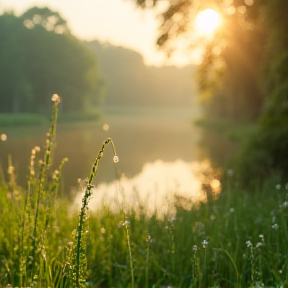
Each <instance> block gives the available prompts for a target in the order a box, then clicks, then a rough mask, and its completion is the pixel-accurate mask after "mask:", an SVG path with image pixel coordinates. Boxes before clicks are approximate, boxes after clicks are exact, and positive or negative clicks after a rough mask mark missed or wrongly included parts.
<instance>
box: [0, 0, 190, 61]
mask: <svg viewBox="0 0 288 288" xmlns="http://www.w3.org/2000/svg"><path fill="white" fill-rule="evenodd" d="M166 5H167V3H166V1H162V5H161V7H159V11H161V9H162V10H163V9H165V6H166ZM34 6H38V7H45V6H47V7H49V8H50V9H51V10H53V11H57V12H59V13H60V15H61V16H62V17H63V18H64V19H65V20H66V21H67V22H68V26H69V28H70V30H71V31H72V33H73V35H75V36H76V37H77V38H79V39H82V40H94V39H97V40H99V41H101V42H109V43H110V44H113V45H117V46H123V47H126V48H130V49H132V50H135V51H137V52H139V53H141V54H142V56H143V58H144V62H145V63H146V64H147V65H154V66H162V65H169V64H172V65H177V66H184V65H188V64H190V63H191V60H188V58H189V57H188V58H187V57H186V56H187V55H185V57H184V56H183V55H180V53H179V54H178V55H177V54H176V55H175V56H174V58H173V59H170V60H167V58H166V56H165V54H164V53H163V52H162V51H159V49H158V48H157V47H156V44H155V43H156V39H157V29H158V27H159V24H160V19H159V17H157V14H158V13H159V11H158V12H156V11H155V10H153V11H152V10H148V11H147V10H145V11H144V10H141V9H140V8H137V7H136V5H135V1H134V2H133V0H81V1H79V0H0V10H1V12H3V11H11V10H13V11H14V12H15V14H16V15H20V14H21V13H23V12H25V11H26V10H27V9H29V8H31V7H34ZM166 7H167V6H166Z"/></svg>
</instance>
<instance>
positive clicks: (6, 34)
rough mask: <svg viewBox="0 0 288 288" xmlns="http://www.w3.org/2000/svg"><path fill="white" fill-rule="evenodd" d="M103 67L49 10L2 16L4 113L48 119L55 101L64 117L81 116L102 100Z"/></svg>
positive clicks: (0, 72)
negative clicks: (69, 114)
mask: <svg viewBox="0 0 288 288" xmlns="http://www.w3.org/2000/svg"><path fill="white" fill-rule="evenodd" d="M98 78H99V76H98V74H97V61H96V57H95V55H94V53H92V52H91V51H90V50H89V49H87V47H85V45H84V44H83V43H81V42H80V41H79V40H78V39H76V38H75V37H74V36H73V35H72V34H71V32H70V30H69V28H68V26H67V23H66V21H65V20H64V19H63V18H62V17H61V16H60V15H59V13H57V12H53V11H51V10H50V9H48V8H37V7H34V8H31V9H29V10H28V11H26V12H25V13H23V14H22V15H21V16H19V17H17V16H15V15H14V13H4V14H3V15H1V16H0V101H1V105H0V112H1V113H23V112H29V113H46V112H48V111H50V101H51V95H52V94H54V93H58V94H59V95H60V96H61V97H62V98H63V100H64V101H62V102H63V103H62V104H61V106H62V107H61V109H62V110H63V112H64V113H65V112H71V111H79V110H83V109H85V107H86V106H87V105H88V104H89V103H90V102H91V101H92V99H93V100H94V101H96V100H95V99H97V98H98V97H99V95H98V94H99V93H98V87H97V79H98Z"/></svg>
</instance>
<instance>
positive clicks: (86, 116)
mask: <svg viewBox="0 0 288 288" xmlns="http://www.w3.org/2000/svg"><path fill="white" fill-rule="evenodd" d="M100 117H101V113H100V112H99V111H97V110H93V111H89V112H70V113H65V114H64V113H63V114H62V113H61V114H60V115H59V120H58V122H59V123H66V122H69V123H70V122H85V121H97V120H99V118H100ZM48 123H49V117H47V115H43V114H35V113H20V114H8V113H2V114H0V128H5V127H22V126H39V125H47V124H48Z"/></svg>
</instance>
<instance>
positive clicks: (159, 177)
mask: <svg viewBox="0 0 288 288" xmlns="http://www.w3.org/2000/svg"><path fill="white" fill-rule="evenodd" d="M210 169H211V167H210V164H209V162H207V161H205V162H202V163H200V162H196V161H195V162H185V161H183V160H176V161H173V162H164V161H162V160H156V161H154V162H150V163H146V164H145V165H144V166H143V168H142V171H141V172H140V173H139V174H137V175H136V176H134V177H132V178H128V177H126V176H124V175H123V176H122V177H121V179H120V180H114V181H113V182H111V183H108V184H107V183H105V182H101V183H99V184H98V185H96V187H95V189H94V193H93V196H92V199H91V201H90V204H89V207H90V208H91V209H92V210H94V211H95V210H97V209H101V208H103V206H106V207H109V208H110V209H112V210H113V211H118V210H119V209H121V208H123V207H125V208H131V207H133V208H134V209H136V210H137V208H139V209H144V212H145V213H147V214H150V215H151V213H153V212H154V211H155V210H157V214H160V215H161V214H163V213H168V212H173V211H172V210H173V203H174V199H175V196H180V197H181V198H184V199H187V202H186V204H187V205H190V204H191V202H192V203H195V202H199V201H204V200H205V199H206V195H205V194H204V193H203V191H202V184H203V177H207V175H206V176H204V174H203V171H205V172H207V171H209V170H210ZM206 180H207V179H206ZM83 189H84V188H83ZM82 196H83V193H79V194H78V195H77V197H76V199H75V202H74V207H73V208H75V209H76V208H77V209H79V208H80V205H81V199H82ZM184 208H189V207H184Z"/></svg>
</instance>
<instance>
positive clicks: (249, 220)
mask: <svg viewBox="0 0 288 288" xmlns="http://www.w3.org/2000/svg"><path fill="white" fill-rule="evenodd" d="M54 100H55V102H54V106H53V107H54V108H53V114H52V119H51V127H50V131H49V134H48V135H47V141H46V144H45V145H44V149H43V151H41V150H40V151H39V147H34V148H33V149H32V152H31V157H30V160H29V162H30V163H29V165H28V167H29V169H28V176H27V186H26V187H19V186H18V185H17V181H16V177H15V171H14V168H13V161H14V162H15V160H14V159H13V158H8V161H9V168H8V171H7V173H6V180H5V181H4V180H1V181H0V207H1V209H0V223H1V225H0V287H11V286H12V287H63V288H64V287H86V286H87V287H125V288H126V287H133V288H134V287H145V288H147V287H155V288H156V287H159V288H160V287H193V288H194V287H195V288H196V287H197V288H198V287H243V288H244V287H287V285H288V249H287V240H288V191H287V188H288V186H287V185H286V186H287V187H286V186H285V185H283V183H282V184H280V183H281V181H280V179H279V178H278V177H277V176H273V175H271V177H270V178H269V179H266V180H264V181H263V182H264V184H263V185H262V186H261V187H260V186H259V187H258V188H254V189H253V190H245V189H244V188H243V187H245V186H244V185H241V186H240V185H238V182H237V177H236V176H235V175H233V173H231V171H229V174H228V175H227V177H225V181H223V182H222V193H221V194H220V195H219V196H215V195H214V194H213V189H212V188H213V187H212V188H211V187H209V186H207V185H206V186H205V187H206V190H205V191H206V193H207V197H206V201H204V202H198V203H197V204H195V203H194V204H192V201H191V199H186V198H185V199H184V198H181V197H177V196H175V199H174V202H173V203H170V205H171V206H173V207H175V213H174V212H173V213H167V214H164V215H163V214H161V216H160V213H159V211H156V212H155V213H154V214H153V215H151V214H149V215H148V213H146V212H147V211H148V210H149V209H148V206H147V205H149V204H147V203H149V201H147V202H146V204H143V205H140V206H139V205H135V206H133V205H132V206H131V207H141V209H138V208H129V209H128V208H127V207H119V210H118V211H115V210H113V211H112V210H111V209H110V207H109V206H103V207H102V209H100V210H97V211H94V212H93V209H92V210H90V209H89V199H90V197H91V195H92V193H97V187H96V188H94V187H93V181H94V178H95V177H97V174H96V173H97V169H98V166H99V162H100V159H101V157H102V156H103V153H104V150H105V148H106V146H107V145H112V148H113V150H114V161H115V162H117V161H118V156H117V155H116V151H115V147H114V144H113V142H112V140H111V139H110V138H108V139H107V140H105V141H104V142H103V145H102V147H101V148H100V151H99V153H98V154H97V156H96V158H95V160H94V162H93V164H92V169H91V173H90V174H89V175H88V177H87V179H86V184H85V189H84V193H83V194H84V195H83V202H82V206H81V209H80V212H79V213H72V215H71V213H69V211H70V204H71V203H69V202H68V201H67V200H64V199H61V198H60V197H58V190H59V183H60V179H61V171H62V167H63V165H64V163H65V162H66V159H65V160H63V161H62V162H61V163H59V165H58V166H59V168H58V169H56V170H53V169H52V167H54V166H55V165H52V164H53V163H52V160H53V147H54V145H53V141H54V137H55V132H56V120H57V110H58V105H59V102H60V99H59V98H57V97H56V96H55V97H54ZM0 145H1V143H0ZM127 145H129V144H127ZM41 152H42V154H41ZM12 160H13V161H12ZM16 161H17V159H16ZM2 178H3V177H1V179H2ZM139 188H140V189H141V187H139ZM175 192H176V193H175V194H176V195H177V191H175ZM190 201H191V205H186V204H187V202H190ZM183 203H185V205H183ZM145 205H146V206H145ZM184 207H191V208H189V209H188V208H184ZM91 208H93V207H91ZM88 211H90V212H89V213H88ZM173 211H174V210H173Z"/></svg>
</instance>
